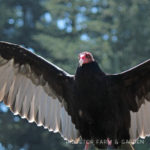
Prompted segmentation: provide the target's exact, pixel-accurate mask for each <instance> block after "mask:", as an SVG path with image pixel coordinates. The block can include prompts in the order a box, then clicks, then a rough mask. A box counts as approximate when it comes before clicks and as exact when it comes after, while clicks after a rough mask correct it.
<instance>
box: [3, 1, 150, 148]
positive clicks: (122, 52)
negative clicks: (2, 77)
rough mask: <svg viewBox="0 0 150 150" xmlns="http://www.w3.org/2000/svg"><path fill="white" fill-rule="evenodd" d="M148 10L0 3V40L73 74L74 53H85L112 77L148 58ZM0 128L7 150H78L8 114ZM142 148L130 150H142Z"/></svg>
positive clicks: (133, 4) (145, 4) (117, 4)
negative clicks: (40, 56) (27, 49)
mask: <svg viewBox="0 0 150 150" xmlns="http://www.w3.org/2000/svg"><path fill="white" fill-rule="evenodd" d="M149 8H150V1H149V0H143V1H141V0H136V1H133V0H36V1H33V0H26V1H23V0H0V40H3V41H10V42H14V43H17V44H21V45H24V46H26V47H27V48H33V49H34V50H35V52H36V53H38V54H40V55H42V56H44V57H45V58H47V59H49V60H50V61H51V62H53V63H55V64H56V65H58V66H59V67H61V68H63V69H65V70H66V71H68V72H70V73H73V74H74V73H75V70H76V67H77V65H78V53H79V52H81V51H85V50H86V51H90V52H92V53H93V55H94V57H95V59H96V60H97V62H98V63H99V64H100V66H101V67H102V69H103V70H104V71H105V72H108V73H116V72H120V71H123V70H125V69H127V68H129V67H131V66H134V65H136V64H138V63H140V62H142V61H143V60H146V59H148V58H149V57H150V48H149V47H150V46H149V45H150V27H149V26H150V15H149V14H150V9H149ZM0 110H1V109H0ZM0 126H1V127H0V133H1V134H0V141H1V143H2V145H3V146H4V147H5V148H6V149H8V150H11V149H13V150H19V149H21V148H22V149H21V150H35V149H36V150H38V149H39V150H41V149H45V150H47V149H56V150H57V149H61V150H63V149H65V150H71V149H72V150H75V149H83V145H78V146H77V145H76V146H74V145H72V144H66V143H65V142H64V140H62V138H60V135H59V134H53V133H49V132H48V131H47V130H44V129H43V128H42V127H41V128H38V127H36V126H35V124H28V123H27V121H25V120H20V118H14V116H13V115H12V114H11V113H10V112H7V113H4V112H3V111H2V112H1V113H0ZM142 146H143V145H138V144H137V145H135V148H136V149H137V150H139V149H140V150H147V149H148V148H147V145H146V144H145V145H144V146H145V147H142ZM0 149H2V148H0ZM93 149H94V148H93Z"/></svg>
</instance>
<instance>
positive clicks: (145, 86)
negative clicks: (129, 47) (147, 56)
mask: <svg viewBox="0 0 150 150" xmlns="http://www.w3.org/2000/svg"><path fill="white" fill-rule="evenodd" d="M112 77H113V79H114V81H115V82H117V84H118V85H119V87H118V89H119V93H118V94H120V96H121V97H122V99H124V101H125V102H126V103H127V105H128V109H129V110H130V115H131V127H130V136H131V139H134V140H135V139H137V138H138V137H139V136H142V137H145V136H146V135H149V134H150V60H147V61H145V62H144V63H142V64H139V65H137V66H135V67H134V68H131V69H129V70H127V71H125V72H122V73H120V74H116V75H113V76H112Z"/></svg>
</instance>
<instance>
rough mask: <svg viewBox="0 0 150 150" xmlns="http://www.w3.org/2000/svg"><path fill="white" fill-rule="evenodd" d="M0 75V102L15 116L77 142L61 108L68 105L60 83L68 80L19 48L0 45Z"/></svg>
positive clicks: (51, 66) (78, 135)
mask: <svg viewBox="0 0 150 150" xmlns="http://www.w3.org/2000/svg"><path fill="white" fill-rule="evenodd" d="M11 50H12V51H11ZM4 51H5V53H4ZM13 52H14V53H13ZM24 54H25V55H24ZM31 57H33V58H34V59H33V58H31ZM23 60H24V61H23ZM39 64H41V66H40V65H39ZM39 67H45V69H44V68H41V70H40V68H39ZM0 74H1V76H0V100H3V101H4V103H5V104H6V105H7V106H8V107H10V109H11V111H12V112H13V113H14V114H15V115H17V114H19V115H20V116H21V117H22V118H26V119H27V120H28V121H29V122H36V124H37V125H38V126H43V127H44V128H47V129H48V130H50V131H54V132H60V133H61V135H62V136H63V137H64V138H65V139H67V140H68V141H71V142H72V141H74V142H78V140H79V138H80V134H79V132H78V130H77V129H76V128H75V125H74V124H73V123H72V119H71V116H70V115H69V114H68V112H67V108H66V107H64V104H63V101H65V103H66V104H68V101H66V99H65V97H64V93H63V91H64V88H65V84H64V83H63V82H65V81H66V80H68V79H71V78H72V77H71V76H70V77H69V75H68V74H67V73H65V72H64V71H62V70H61V69H60V68H58V67H56V66H55V65H53V64H50V63H48V62H46V61H45V60H43V59H42V58H41V57H38V56H36V55H34V54H32V53H30V52H27V51H26V50H25V49H23V48H21V47H18V46H16V45H12V44H8V43H2V42H0Z"/></svg>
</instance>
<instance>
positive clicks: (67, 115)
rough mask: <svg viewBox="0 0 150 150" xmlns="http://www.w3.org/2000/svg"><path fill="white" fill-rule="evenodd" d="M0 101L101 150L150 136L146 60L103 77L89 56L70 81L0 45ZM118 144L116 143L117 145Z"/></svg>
mask: <svg viewBox="0 0 150 150" xmlns="http://www.w3.org/2000/svg"><path fill="white" fill-rule="evenodd" d="M0 100H3V101H4V103H5V104H6V105H7V106H9V107H10V109H11V111H12V112H13V113H14V114H19V115H20V116H21V117H22V118H26V119H27V120H28V121H29V122H36V123H37V125H38V126H44V128H47V129H48V130H50V131H54V132H60V134H61V135H62V136H63V137H64V139H66V140H68V141H70V142H75V143H77V142H78V141H79V139H80V138H82V139H83V140H91V141H93V143H94V144H95V145H96V146H97V147H99V148H104V147H106V146H107V144H106V143H101V142H97V141H98V140H105V139H106V140H107V139H109V140H111V141H112V145H113V146H118V145H120V144H121V142H122V140H135V139H137V138H138V137H139V136H146V135H148V134H150V60H148V61H146V62H144V63H142V64H140V65H138V66H136V67H134V68H131V69H130V70H127V71H125V72H122V73H120V74H114V75H107V74H105V73H104V72H103V71H102V70H101V69H100V67H99V66H98V64H97V62H96V61H95V60H94V58H93V56H92V54H91V53H89V52H83V53H80V54H79V66H78V68H77V70H76V73H75V75H70V74H68V73H67V72H65V71H63V70H62V69H60V68H59V67H57V66H56V65H54V64H52V63H50V62H48V61H46V60H45V59H43V58H42V57H40V56H38V55H36V54H33V53H32V52H29V51H28V50H26V49H25V48H23V47H21V46H18V45H15V44H11V43H7V42H0ZM116 140H117V143H116Z"/></svg>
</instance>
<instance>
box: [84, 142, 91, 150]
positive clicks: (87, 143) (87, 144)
mask: <svg viewBox="0 0 150 150" xmlns="http://www.w3.org/2000/svg"><path fill="white" fill-rule="evenodd" d="M89 145H90V143H89V142H88V141H86V143H85V147H84V150H88V148H89Z"/></svg>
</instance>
